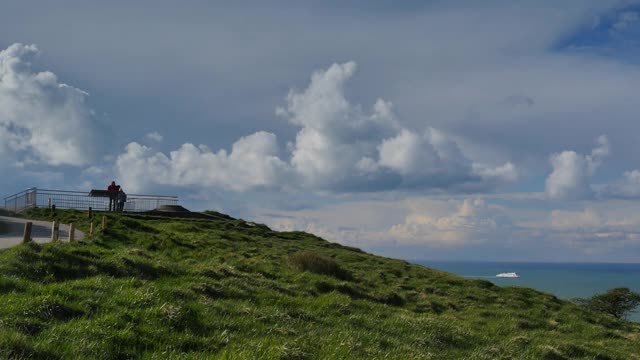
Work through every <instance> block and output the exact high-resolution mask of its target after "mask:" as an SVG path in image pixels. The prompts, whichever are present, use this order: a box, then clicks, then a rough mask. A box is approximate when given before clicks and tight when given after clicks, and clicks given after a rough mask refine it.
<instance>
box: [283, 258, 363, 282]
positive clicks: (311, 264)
mask: <svg viewBox="0 0 640 360" xmlns="http://www.w3.org/2000/svg"><path fill="white" fill-rule="evenodd" d="M289 262H290V263H291V264H292V265H293V266H294V267H295V268H297V269H298V270H300V271H309V272H312V273H316V274H320V275H329V276H333V277H335V278H338V279H340V280H350V279H351V278H352V276H351V273H350V272H349V271H347V270H345V269H343V268H342V267H341V266H340V265H339V264H338V263H337V262H336V261H335V260H334V259H332V258H329V257H326V256H322V255H320V254H317V253H315V252H313V251H300V252H297V253H295V254H293V255H291V256H290V257H289Z"/></svg>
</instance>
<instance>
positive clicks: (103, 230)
mask: <svg viewBox="0 0 640 360" xmlns="http://www.w3.org/2000/svg"><path fill="white" fill-rule="evenodd" d="M102 232H103V233H105V232H107V217H106V216H104V215H102Z"/></svg>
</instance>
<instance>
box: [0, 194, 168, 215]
mask: <svg viewBox="0 0 640 360" xmlns="http://www.w3.org/2000/svg"><path fill="white" fill-rule="evenodd" d="M177 204H178V197H177V196H157V195H135V194H128V195H127V202H126V203H125V206H124V210H125V211H130V212H141V211H149V210H153V209H155V208H157V207H158V206H161V205H177ZM51 205H55V206H56V208H58V209H77V210H87V209H89V208H92V209H93V210H96V211H101V210H102V211H107V210H108V209H109V199H108V198H104V197H93V196H89V193H88V192H79V191H64V190H45V189H38V188H31V189H27V190H24V191H21V192H19V193H17V194H14V195H11V196H8V197H6V198H4V207H5V208H6V209H7V210H12V211H14V212H20V211H23V210H25V209H30V208H35V207H45V208H46V207H50V206H51Z"/></svg>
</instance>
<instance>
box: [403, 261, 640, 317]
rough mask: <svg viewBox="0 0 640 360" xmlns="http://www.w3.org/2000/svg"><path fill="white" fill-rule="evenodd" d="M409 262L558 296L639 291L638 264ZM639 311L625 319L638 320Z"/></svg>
mask: <svg viewBox="0 0 640 360" xmlns="http://www.w3.org/2000/svg"><path fill="white" fill-rule="evenodd" d="M408 261H410V262H412V263H414V264H420V265H424V266H427V267H430V268H434V269H438V270H442V271H446V272H449V273H453V274H456V275H459V276H462V277H465V278H474V279H486V280H489V281H491V282H492V283H494V284H496V285H499V286H522V287H529V288H533V289H536V290H540V291H543V292H547V293H551V294H553V295H555V296H557V297H558V298H561V299H572V298H588V297H591V296H593V295H595V294H598V293H602V292H605V291H607V290H609V289H612V288H617V287H627V288H629V289H631V290H632V291H635V292H640V263H582V262H566V263H559V262H507V261H453V260H452V261H442V260H408ZM504 272H516V273H518V275H519V276H520V277H518V278H499V277H496V275H497V274H499V273H504ZM638 310H639V309H636V312H635V313H633V314H631V315H630V316H629V317H628V320H631V321H636V322H640V311H638Z"/></svg>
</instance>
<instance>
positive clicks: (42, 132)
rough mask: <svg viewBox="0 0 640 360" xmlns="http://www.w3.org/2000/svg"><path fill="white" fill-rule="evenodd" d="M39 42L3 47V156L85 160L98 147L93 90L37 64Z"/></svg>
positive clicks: (63, 162) (47, 160)
mask: <svg viewBox="0 0 640 360" xmlns="http://www.w3.org/2000/svg"><path fill="white" fill-rule="evenodd" d="M38 53H39V51H38V48H37V47H36V46H35V45H22V44H13V45H11V46H9V47H8V48H7V49H5V50H2V51H0V156H1V157H3V158H4V159H9V160H10V161H14V162H17V163H19V164H20V163H23V164H24V163H44V164H48V165H83V164H86V163H87V162H89V161H90V160H91V159H92V158H93V155H94V154H95V153H96V152H97V151H98V150H97V147H99V143H98V142H97V141H95V140H96V138H95V132H94V126H95V124H94V116H93V113H92V110H91V109H90V108H89V106H88V105H87V97H88V94H87V93H85V92H84V91H82V90H79V89H76V88H74V87H71V86H69V85H66V84H63V83H60V82H59V81H58V78H57V77H56V75H55V74H53V73H52V72H49V71H44V72H36V71H33V70H32V64H31V61H32V60H33V59H34V57H35V56H36V55H38Z"/></svg>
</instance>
